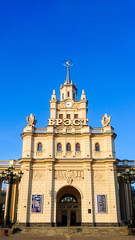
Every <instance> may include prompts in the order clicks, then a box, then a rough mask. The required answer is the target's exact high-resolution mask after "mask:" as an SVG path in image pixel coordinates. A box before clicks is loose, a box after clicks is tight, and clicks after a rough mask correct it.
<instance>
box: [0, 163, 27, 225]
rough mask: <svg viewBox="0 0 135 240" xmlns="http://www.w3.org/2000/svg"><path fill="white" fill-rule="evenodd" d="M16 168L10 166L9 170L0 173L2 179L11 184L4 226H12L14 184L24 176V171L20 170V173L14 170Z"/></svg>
mask: <svg viewBox="0 0 135 240" xmlns="http://www.w3.org/2000/svg"><path fill="white" fill-rule="evenodd" d="M13 170H14V168H13V167H9V168H8V169H7V170H5V171H3V172H1V173H0V177H1V179H2V181H3V180H4V181H5V182H7V184H9V188H8V196H7V208H6V214H5V219H4V225H3V227H11V225H12V223H11V221H10V210H11V197H12V186H13V184H15V183H17V182H20V181H21V178H22V175H23V173H22V171H20V172H18V174H16V173H14V172H13Z"/></svg>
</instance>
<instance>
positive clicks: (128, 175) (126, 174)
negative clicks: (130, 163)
mask: <svg viewBox="0 0 135 240" xmlns="http://www.w3.org/2000/svg"><path fill="white" fill-rule="evenodd" d="M117 177H118V178H119V179H120V178H123V179H124V180H125V182H126V183H127V186H128V195H129V209H130V219H129V227H132V225H133V203H132V192H131V180H132V179H133V178H134V177H135V170H134V169H132V168H129V167H126V168H125V171H123V172H118V173H117Z"/></svg>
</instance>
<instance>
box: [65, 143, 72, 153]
mask: <svg viewBox="0 0 135 240" xmlns="http://www.w3.org/2000/svg"><path fill="white" fill-rule="evenodd" d="M66 150H67V151H68V152H70V151H71V145H70V143H67V148H66Z"/></svg>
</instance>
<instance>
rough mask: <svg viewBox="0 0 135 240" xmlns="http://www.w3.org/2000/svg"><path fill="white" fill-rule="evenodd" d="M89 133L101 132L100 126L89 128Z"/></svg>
mask: <svg viewBox="0 0 135 240" xmlns="http://www.w3.org/2000/svg"><path fill="white" fill-rule="evenodd" d="M90 132H91V133H102V128H90Z"/></svg>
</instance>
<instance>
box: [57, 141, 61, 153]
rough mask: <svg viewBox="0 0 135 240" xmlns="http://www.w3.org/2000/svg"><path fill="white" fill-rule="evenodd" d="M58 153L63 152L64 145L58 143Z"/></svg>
mask: <svg viewBox="0 0 135 240" xmlns="http://www.w3.org/2000/svg"><path fill="white" fill-rule="evenodd" d="M57 151H58V152H61V151H62V145H61V143H58V144H57Z"/></svg>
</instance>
